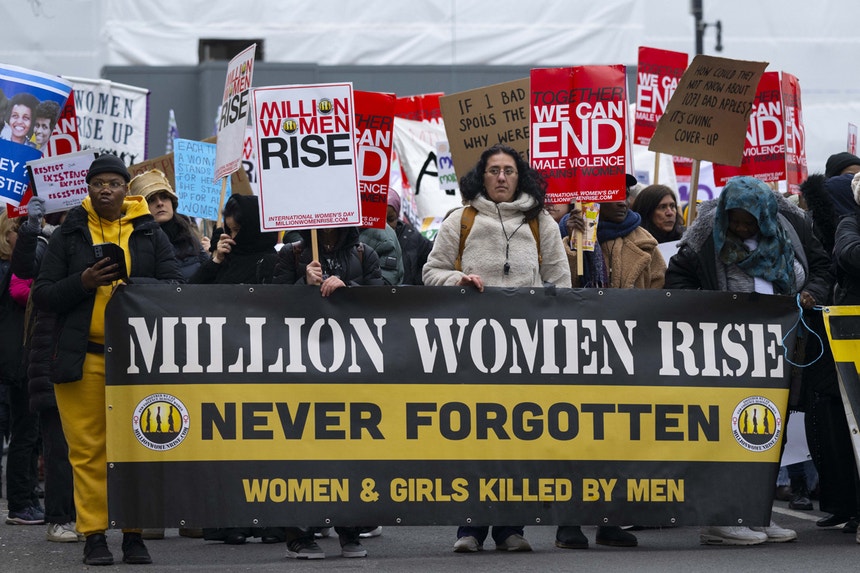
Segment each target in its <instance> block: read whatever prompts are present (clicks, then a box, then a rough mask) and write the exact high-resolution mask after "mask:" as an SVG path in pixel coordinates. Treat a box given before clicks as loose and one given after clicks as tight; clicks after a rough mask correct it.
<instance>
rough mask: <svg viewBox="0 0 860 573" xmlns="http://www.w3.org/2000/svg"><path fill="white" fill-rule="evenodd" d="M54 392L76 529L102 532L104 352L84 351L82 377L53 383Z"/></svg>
mask: <svg viewBox="0 0 860 573" xmlns="http://www.w3.org/2000/svg"><path fill="white" fill-rule="evenodd" d="M54 393H55V395H56V397H57V407H58V409H59V410H60V420H62V422H63V432H64V433H65V435H66V442H68V444H69V462H70V463H71V465H72V474H73V476H74V481H75V511H76V512H77V515H78V517H77V529H78V531H79V532H81V533H83V534H84V535H91V534H93V533H103V532H104V531H105V530H106V529H107V528H108V503H107V500H108V498H107V434H106V432H107V428H106V426H107V422H106V414H105V358H104V355H101V354H91V353H87V357H86V360H84V377H83V378H81V379H80V380H78V381H77V382H70V383H68V384H57V385H55V386H54ZM123 531H124V532H126V531H140V530H139V529H124V530H123Z"/></svg>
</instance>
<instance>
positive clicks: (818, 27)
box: [0, 0, 860, 172]
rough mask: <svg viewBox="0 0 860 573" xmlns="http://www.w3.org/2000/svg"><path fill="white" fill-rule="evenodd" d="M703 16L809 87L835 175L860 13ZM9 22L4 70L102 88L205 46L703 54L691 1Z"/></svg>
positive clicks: (182, 13)
mask: <svg viewBox="0 0 860 573" xmlns="http://www.w3.org/2000/svg"><path fill="white" fill-rule="evenodd" d="M704 4H705V6H704V20H705V22H707V23H710V24H713V23H714V22H716V21H717V20H720V21H721V23H722V31H723V36H722V44H723V47H724V49H723V51H722V52H719V53H717V52H716V51H715V49H714V48H715V45H716V35H715V27H714V26H709V27H708V28H707V29H706V33H705V39H704V50H705V53H708V54H712V55H720V56H724V57H728V58H736V59H744V60H756V61H767V62H770V65H769V66H768V69H769V70H778V71H785V72H789V73H791V74H794V75H795V76H797V77H798V78H799V79H800V82H801V87H802V93H803V96H802V98H803V114H804V122H805V126H806V135H807V157H808V161H809V169H810V172H812V171H823V169H824V162H825V160H826V159H827V157H828V155H830V154H831V153H835V152H838V151H843V150H845V148H846V139H847V127H848V123H849V122H850V123H854V124H860V74H858V73H857V70H856V67H855V57H857V54H858V51H860V50H858V48H860V39H858V34H857V33H856V27H857V22H860V3H858V2H854V1H850V0H817V1H816V2H807V1H805V0H752V1H750V0H720V1H719V2H717V1H716V0H712V1H708V0H704ZM0 13H2V22H3V29H4V34H3V39H2V40H0V62H3V63H9V64H15V65H19V66H23V67H27V68H32V69H36V70H40V71H43V72H49V73H56V74H62V75H69V76H81V77H93V78H95V77H99V76H100V73H101V69H102V67H103V66H125V65H135V66H140V65H147V66H172V65H195V64H196V63H198V41H199V40H200V39H201V38H223V39H230V38H235V39H252V38H261V39H263V40H264V57H265V60H266V61H269V62H313V63H317V64H321V65H349V64H362V65H393V64H412V65H421V64H434V65H463V64H483V65H528V66H530V67H551V66H569V65H582V64H619V63H620V64H627V65H635V63H636V60H637V48H638V47H639V46H643V45H644V46H651V47H656V48H664V49H669V50H677V51H682V52H687V53H690V54H691V55H692V53H693V52H694V51H695V41H694V39H695V36H694V19H693V16H692V15H691V14H690V2H689V0H603V1H602V2H594V1H592V0H494V1H493V2H485V1H480V0H365V1H362V2H359V1H350V0H328V1H324V2H320V1H315V2H309V1H298V0H244V1H242V2H235V1H226V0H167V1H165V0H145V1H144V0H4V1H3V2H2V6H0ZM143 87H146V86H143ZM401 95H408V94H401Z"/></svg>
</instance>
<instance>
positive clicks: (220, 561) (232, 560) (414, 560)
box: [0, 491, 860, 573]
mask: <svg viewBox="0 0 860 573" xmlns="http://www.w3.org/2000/svg"><path fill="white" fill-rule="evenodd" d="M726 494H727V495H731V492H730V491H727V492H726ZM815 506H816V508H817V507H818V505H817V502H816V504H815ZM5 515H6V500H5V499H3V500H0V516H3V521H5ZM822 515H823V514H822V513H820V512H818V511H792V510H790V509H788V508H787V504H786V503H784V502H775V504H774V514H773V518H774V520H775V521H776V522H777V523H779V524H780V525H782V526H784V527H790V528H792V529H795V530H797V532H798V535H799V539H798V541H796V542H793V543H780V544H766V545H759V546H755V547H710V546H704V545H700V544H699V538H698V528H695V527H677V528H666V529H647V530H643V531H637V532H636V535H637V536H638V538H639V547H636V548H610V547H603V546H599V545H594V544H593V541H594V534H595V531H596V528H595V527H584V528H583V530H584V532H585V534H586V536H588V538H589V539H590V540H591V541H592V545H591V547H590V548H589V549H588V550H562V549H557V548H556V547H554V545H553V541H554V538H555V537H554V536H555V527H553V526H527V527H526V538H527V539H528V540H529V541H530V542H531V544H532V547H533V548H534V552H532V553H510V554H509V553H503V552H500V551H494V550H493V543H492V541H489V540H488V543H487V550H485V551H483V552H480V553H477V554H468V555H464V554H457V553H453V551H452V546H453V543H454V538H455V532H456V528H455V527H454V526H449V525H446V526H424V527H413V526H410V527H406V526H394V525H391V526H384V527H383V531H382V535H381V536H380V537H376V538H372V539H367V540H364V541H363V544H364V545H365V546H366V548H367V551H368V557H366V558H360V559H345V558H343V557H341V556H340V547H339V545H338V542H337V537H336V536H333V537H331V538H328V539H323V540H321V541H320V546H321V547H322V548H323V549H324V550H325V552H326V555H327V557H326V559H324V560H317V561H296V560H293V559H287V558H286V546H285V544H283V543H278V544H272V545H267V544H262V543H260V542H259V539H255V540H253V541H252V542H250V543H247V544H245V545H241V546H233V545H225V544H223V543H219V542H211V541H203V540H202V539H189V538H185V537H179V535H178V531H177V530H176V529H168V530H167V532H166V536H165V539H163V540H153V541H147V542H146V543H147V546H148V547H149V551H150V553H151V555H152V558H153V560H154V563H153V564H152V565H146V566H134V565H125V564H123V563H121V562H120V561H121V557H122V551H121V549H120V542H121V538H122V534H121V533H120V532H119V531H116V530H111V531H109V532H108V534H107V536H108V543H109V545H110V547H111V550H112V551H113V553H114V557H115V558H116V559H117V564H116V565H114V566H113V567H98V568H95V569H96V570H97V571H105V572H108V571H111V570H116V569H121V570H124V571H127V570H129V569H130V568H131V569H142V571H145V572H147V573H160V572H167V571H207V572H208V571H213V572H233V571H254V572H269V571H278V572H291V571H308V570H337V571H359V570H367V571H374V572H381V573H402V572H410V573H423V572H433V571H439V572H448V571H451V572H455V571H456V572H461V571H469V573H481V572H491V573H503V572H508V571H511V572H514V571H516V572H520V571H539V572H548V573H549V572H555V571H559V572H561V571H564V572H567V571H600V572H603V573H605V572H616V571H636V572H651V571H653V572H658V571H659V572H672V571H679V572H680V571H683V572H684V573H690V572H699V571H701V572H709V571H715V572H716V571H718V572H724V571H731V572H741V571H755V572H762V571H769V572H774V571H775V572H780V571H786V572H788V571H816V572H818V571H822V572H823V571H840V572H845V571H855V570H857V563H858V561H860V545H858V544H857V543H856V542H855V538H854V535H853V534H846V533H843V532H842V531H841V530H840V529H838V528H834V529H822V528H820V527H817V526H816V525H815V520H816V519H818V518H819V517H821V516H822ZM45 530H46V526H44V525H32V526H21V525H7V524H5V523H3V522H2V521H0V572H2V573H30V572H32V573H46V572H55V571H60V572H64V571H87V570H90V569H93V568H91V567H87V566H85V565H83V563H82V561H81V558H82V553H83V543H52V542H48V541H46V540H45Z"/></svg>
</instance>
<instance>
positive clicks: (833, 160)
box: [824, 151, 860, 179]
mask: <svg viewBox="0 0 860 573" xmlns="http://www.w3.org/2000/svg"><path fill="white" fill-rule="evenodd" d="M852 165H860V157H857V156H856V155H854V154H853V153H848V152H847V151H843V152H842V153H834V154H833V155H831V156H830V157H828V158H827V163H826V164H825V165H824V177H825V178H827V179H830V178H831V177H836V176H837V175H839V174H840V173H842V170H843V169H845V168H846V167H851V166H852Z"/></svg>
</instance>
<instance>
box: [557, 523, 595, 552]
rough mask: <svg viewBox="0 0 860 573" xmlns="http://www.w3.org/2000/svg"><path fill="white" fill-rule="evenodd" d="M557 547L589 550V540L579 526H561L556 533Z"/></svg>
mask: <svg viewBox="0 0 860 573" xmlns="http://www.w3.org/2000/svg"><path fill="white" fill-rule="evenodd" d="M555 546H556V547H559V548H561V549H588V538H587V537H586V536H585V534H584V533H582V528H581V527H580V526H578V525H559V526H558V529H557V530H556V532H555Z"/></svg>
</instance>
